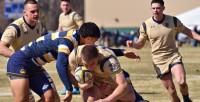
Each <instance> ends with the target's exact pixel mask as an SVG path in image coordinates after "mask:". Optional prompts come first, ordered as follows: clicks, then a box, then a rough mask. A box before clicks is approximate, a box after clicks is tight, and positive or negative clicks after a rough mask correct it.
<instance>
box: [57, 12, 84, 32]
mask: <svg viewBox="0 0 200 102" xmlns="http://www.w3.org/2000/svg"><path fill="white" fill-rule="evenodd" d="M82 23H83V19H82V17H81V16H80V15H79V14H78V13H76V12H75V11H70V12H69V13H67V14H66V13H61V14H60V16H59V26H60V27H62V29H63V30H64V31H67V30H70V29H78V28H79V26H78V25H80V24H82Z"/></svg>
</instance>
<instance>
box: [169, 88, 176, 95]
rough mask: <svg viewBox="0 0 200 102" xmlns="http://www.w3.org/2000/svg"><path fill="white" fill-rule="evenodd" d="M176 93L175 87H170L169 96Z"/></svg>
mask: <svg viewBox="0 0 200 102" xmlns="http://www.w3.org/2000/svg"><path fill="white" fill-rule="evenodd" d="M176 94H177V93H176V89H170V90H169V95H170V96H174V95H176Z"/></svg>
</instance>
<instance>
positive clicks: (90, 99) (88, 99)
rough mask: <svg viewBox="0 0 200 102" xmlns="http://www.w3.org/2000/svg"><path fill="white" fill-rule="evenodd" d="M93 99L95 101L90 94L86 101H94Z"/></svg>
mask: <svg viewBox="0 0 200 102" xmlns="http://www.w3.org/2000/svg"><path fill="white" fill-rule="evenodd" d="M94 101H95V98H94V97H90V96H89V97H88V98H87V102H94Z"/></svg>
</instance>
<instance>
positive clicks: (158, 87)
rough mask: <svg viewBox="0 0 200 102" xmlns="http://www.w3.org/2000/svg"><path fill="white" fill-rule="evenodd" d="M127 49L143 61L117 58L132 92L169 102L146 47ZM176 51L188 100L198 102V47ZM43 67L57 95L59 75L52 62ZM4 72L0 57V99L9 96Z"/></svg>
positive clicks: (77, 101) (7, 99) (153, 100)
mask: <svg viewBox="0 0 200 102" xmlns="http://www.w3.org/2000/svg"><path fill="white" fill-rule="evenodd" d="M122 48H124V47H122ZM126 49H129V50H133V51H135V52H137V53H138V54H139V55H140V56H141V58H142V60H141V61H140V62H135V61H134V60H131V59H128V58H125V57H119V60H120V63H121V67H122V68H123V69H125V70H126V71H128V72H129V73H130V74H131V80H132V83H133V85H134V87H135V89H136V90H137V91H138V92H139V93H140V94H141V95H142V96H143V97H144V98H145V99H147V100H149V101H150V102H170V99H169V97H168V95H167V91H166V90H165V88H164V87H163V85H162V83H161V81H160V80H159V79H157V78H156V76H155V72H154V69H153V66H152V59H151V58H152V57H151V49H150V47H148V46H146V47H145V48H144V49H141V50H135V49H130V48H126ZM179 51H180V53H181V55H182V56H183V62H184V66H185V70H186V72H187V82H188V85H189V90H190V96H191V98H192V100H193V102H200V97H199V95H200V89H199V86H200V47H198V48H194V47H190V46H183V47H181V48H179ZM44 67H45V69H46V70H47V71H48V72H49V73H50V75H51V77H52V78H53V80H54V82H55V83H56V87H57V90H58V91H59V92H60V91H61V90H62V89H63V85H62V83H61V82H60V79H59V77H58V74H57V73H56V68H55V62H52V63H50V64H47V65H45V66H44ZM2 70H4V71H2ZM5 70H6V59H5V58H3V57H0V95H1V94H2V93H4V92H5V93H11V90H10V86H9V81H8V78H7V77H6V73H5ZM176 87H177V86H176ZM177 91H178V95H179V97H180V98H181V100H182V97H181V95H180V92H179V88H178V87H177ZM35 96H36V99H38V96H37V95H35ZM62 97H63V96H61V98H62ZM80 100H81V98H80V96H79V95H74V96H73V99H72V102H80ZM12 101H13V96H11V94H9V95H3V96H2V95H1V96H0V102H12Z"/></svg>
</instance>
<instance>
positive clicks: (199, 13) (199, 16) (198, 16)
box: [176, 7, 200, 27]
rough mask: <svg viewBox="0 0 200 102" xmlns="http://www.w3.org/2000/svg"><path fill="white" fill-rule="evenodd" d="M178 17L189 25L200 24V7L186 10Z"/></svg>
mask: <svg viewBox="0 0 200 102" xmlns="http://www.w3.org/2000/svg"><path fill="white" fill-rule="evenodd" d="M176 17H177V18H179V19H180V20H181V22H182V23H183V24H184V25H186V26H188V27H194V26H195V25H198V26H200V7H197V8H195V9H192V10H189V11H186V12H184V13H182V14H179V15H177V16H176Z"/></svg>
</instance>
